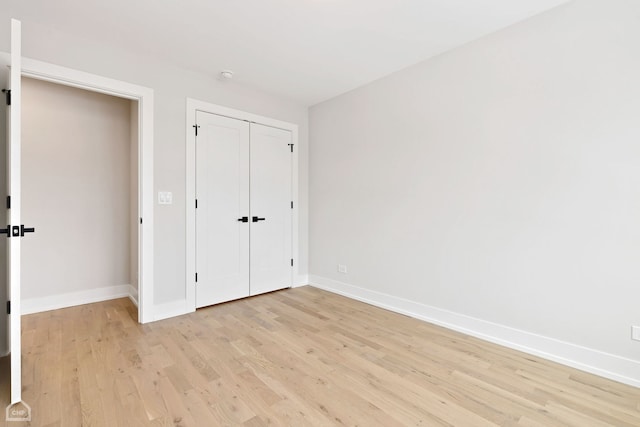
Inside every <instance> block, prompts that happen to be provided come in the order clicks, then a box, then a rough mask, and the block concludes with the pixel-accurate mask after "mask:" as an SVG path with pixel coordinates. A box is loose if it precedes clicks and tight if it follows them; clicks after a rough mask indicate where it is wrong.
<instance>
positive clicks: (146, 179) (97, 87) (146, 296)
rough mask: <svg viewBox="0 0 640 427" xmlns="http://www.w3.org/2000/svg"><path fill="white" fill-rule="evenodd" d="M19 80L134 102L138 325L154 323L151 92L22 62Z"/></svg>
mask: <svg viewBox="0 0 640 427" xmlns="http://www.w3.org/2000/svg"><path fill="white" fill-rule="evenodd" d="M22 76H23V77H30V78H33V79H38V80H45V81H48V82H52V83H56V84H60V85H65V86H71V87H76V88H80V89H84V90H88V91H92V92H98V93H104V94H107V95H112V96H116V97H119V98H125V99H131V100H135V101H138V216H139V217H140V218H142V224H141V226H140V228H139V229H138V231H139V234H138V236H139V237H138V241H139V244H138V248H139V253H138V259H139V268H138V321H139V322H140V323H147V322H151V321H153V320H155V319H154V310H153V309H154V304H153V301H154V300H153V291H154V289H153V241H154V236H153V207H154V204H153V203H154V198H153V89H150V88H147V87H144V86H138V85H134V84H131V83H127V82H123V81H120V80H114V79H110V78H107V77H102V76H98V75H96V74H90V73H86V72H83V71H78V70H73V69H71V68H65V67H61V66H58V65H53V64H49V63H46V62H42V61H37V60H34V59H29V58H22Z"/></svg>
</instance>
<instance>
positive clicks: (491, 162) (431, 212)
mask: <svg viewBox="0 0 640 427" xmlns="http://www.w3.org/2000/svg"><path fill="white" fill-rule="evenodd" d="M639 17H640V2H637V1H632V0H612V1H606V2H605V1H599V0H576V1H574V2H571V3H570V4H568V5H566V6H562V7H560V8H559V9H556V10H553V11H550V12H548V13H545V14H543V15H539V16H537V17H534V18H532V19H530V20H528V21H526V22H523V23H520V24H518V25H516V26H513V27H511V28H508V29H506V30H503V31H500V32H498V33H495V34H493V35H490V36H488V37H485V38H483V39H481V40H479V41H476V42H473V43H470V44H468V45H466V46H464V47H461V48H459V49H456V50H454V51H452V52H450V53H447V54H444V55H441V56H439V57H436V58H434V59H432V60H429V61H426V62H423V63H420V64H417V65H415V66H413V67H410V68H408V69H406V70H403V71H401V72H398V73H395V74H393V75H391V76H388V77H386V78H383V79H381V80H379V81H377V82H374V83H372V84H370V85H368V86H365V87H362V88H359V89H356V90H354V91H352V92H350V93H347V94H345V95H342V96H340V97H337V98H335V99H332V100H329V101H327V102H324V103H322V104H319V105H317V106H314V107H312V108H311V109H310V141H311V142H310V144H311V145H310V159H311V161H310V210H309V211H310V227H309V230H310V242H311V246H310V259H311V263H310V280H311V281H312V282H314V283H316V284H318V285H320V286H322V287H325V288H330V289H334V290H338V291H340V292H343V293H347V294H350V295H352V296H356V297H359V298H361V299H366V300H369V301H372V302H375V303H378V304H381V305H386V306H388V307H392V308H395V309H400V311H404V312H413V314H416V315H418V316H420V317H423V318H429V319H431V320H434V321H438V322H440V323H442V324H448V325H449V326H454V327H457V328H458V329H463V330H466V331H467V332H472V333H475V334H476V335H480V336H484V337H488V338H491V339H493V340H494V341H498V342H503V343H507V344H511V345H512V346H514V347H518V348H523V349H527V350H528V351H532V352H536V353H538V354H544V355H546V356H547V357H551V358H554V359H556V360H562V361H564V362H565V363H570V364H573V365H574V366H580V367H582V368H583V369H589V370H591V371H594V372H598V373H601V374H604V375H608V376H610V377H613V378H617V379H620V380H623V381H626V382H630V383H634V384H636V385H640V342H637V341H632V340H631V339H630V327H631V325H640V309H639V307H640V286H639V284H640V268H639V265H640V263H639V260H640V78H639V77H638V76H640V18H639ZM338 263H340V264H345V265H346V266H347V267H348V274H340V273H338V272H337V268H336V265H337V264H338ZM403 307H404V308H403ZM469 317H471V318H469Z"/></svg>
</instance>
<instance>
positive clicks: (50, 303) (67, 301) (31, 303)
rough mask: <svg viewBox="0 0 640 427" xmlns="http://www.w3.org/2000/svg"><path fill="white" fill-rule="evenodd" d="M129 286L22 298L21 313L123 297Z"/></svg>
mask: <svg viewBox="0 0 640 427" xmlns="http://www.w3.org/2000/svg"><path fill="white" fill-rule="evenodd" d="M130 288H131V285H118V286H108V287H105V288H95V289H88V290H86V291H79V292H70V293H66V294H58V295H50V296H46V297H40V298H29V299H23V300H22V307H21V313H22V314H23V315H24V314H33V313H40V312H43V311H49V310H58V309H60V308H67V307H74V306H76V305H82V304H91V303H94V302H100V301H107V300H111V299H116V298H125V297H128V296H129V295H130Z"/></svg>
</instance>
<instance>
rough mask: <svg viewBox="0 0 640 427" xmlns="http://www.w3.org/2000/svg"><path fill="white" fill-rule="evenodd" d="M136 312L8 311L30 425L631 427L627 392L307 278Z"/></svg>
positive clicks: (633, 409) (92, 308)
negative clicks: (182, 310)
mask: <svg viewBox="0 0 640 427" xmlns="http://www.w3.org/2000/svg"><path fill="white" fill-rule="evenodd" d="M135 313H136V311H135V309H134V307H133V306H132V304H131V303H130V302H129V301H128V300H127V299H120V300H114V301H108V302H104V303H97V304H91V305H85V306H80V307H74V308H69V309H64V310H57V311H51V312H47V313H40V314H35V315H29V316H25V317H24V318H23V357H24V373H23V378H24V379H23V381H24V392H23V397H24V400H25V401H26V402H27V403H28V404H30V405H31V407H32V411H33V415H32V416H33V421H32V423H31V425H34V426H64V427H66V426H71V427H74V426H81V425H82V426H94V425H95V426H110V427H112V426H120V425H121V426H138V425H140V426H143V425H153V426H218V425H220V426H222V425H229V426H231V425H242V426H246V427H254V426H266V425H270V426H277V425H283V426H306V425H317V426H333V425H338V426H339V425H350V426H352V425H353V426H355V425H359V426H366V427H368V426H439V425H449V426H485V425H517V426H566V425H572V426H580V427H591V426H604V425H614V426H636V427H637V426H640V389H636V388H633V387H629V386H625V385H622V384H619V383H616V382H613V381H609V380H605V379H602V378H599V377H596V376H593V375H590V374H586V373H583V372H580V371H577V370H573V369H570V368H566V367H563V366H560V365H557V364H555V363H552V362H548V361H545V360H542V359H539V358H536V357H533V356H529V355H526V354H523V353H518V352H515V351H512V350H508V349H505V348H502V347H500V346H497V345H493V344H489V343H486V342H483V341H480V340H478V339H475V338H471V337H468V336H465V335H462V334H459V333H455V332H451V331H448V330H446V329H443V328H439V327H436V326H433V325H430V324H427V323H424V322H421V321H419V320H415V319H411V318H408V317H405V316H402V315H399V314H395V313H391V312H388V311H385V310H382V309H378V308H375V307H372V306H369V305H366V304H363V303H360V302H356V301H352V300H349V299H347V298H344V297H341V296H337V295H333V294H330V293H327V292H324V291H321V290H318V289H314V288H311V287H303V288H297V289H291V290H286V291H281V292H276V293H272V294H267V295H263V296H259V297H254V298H251V299H246V300H241V301H236V302H232V303H227V304H223V305H219V306H215V307H210V308H207V309H203V310H199V311H198V312H196V313H195V314H192V315H186V316H181V317H178V318H174V319H169V320H165V321H160V322H155V323H152V324H148V325H139V324H138V323H137V322H136V314H135ZM5 386H6V384H5ZM0 398H5V399H6V393H4V394H3V392H0ZM5 404H6V402H0V405H2V408H4V406H5ZM3 418H4V417H3ZM9 424H10V425H11V427H14V426H15V427H17V426H18V425H19V424H20V423H9Z"/></svg>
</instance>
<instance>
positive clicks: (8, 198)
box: [7, 196, 11, 209]
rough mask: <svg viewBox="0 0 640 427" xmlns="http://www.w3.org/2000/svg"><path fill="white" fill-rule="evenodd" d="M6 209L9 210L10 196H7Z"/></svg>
mask: <svg viewBox="0 0 640 427" xmlns="http://www.w3.org/2000/svg"><path fill="white" fill-rule="evenodd" d="M7 209H11V196H7Z"/></svg>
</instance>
